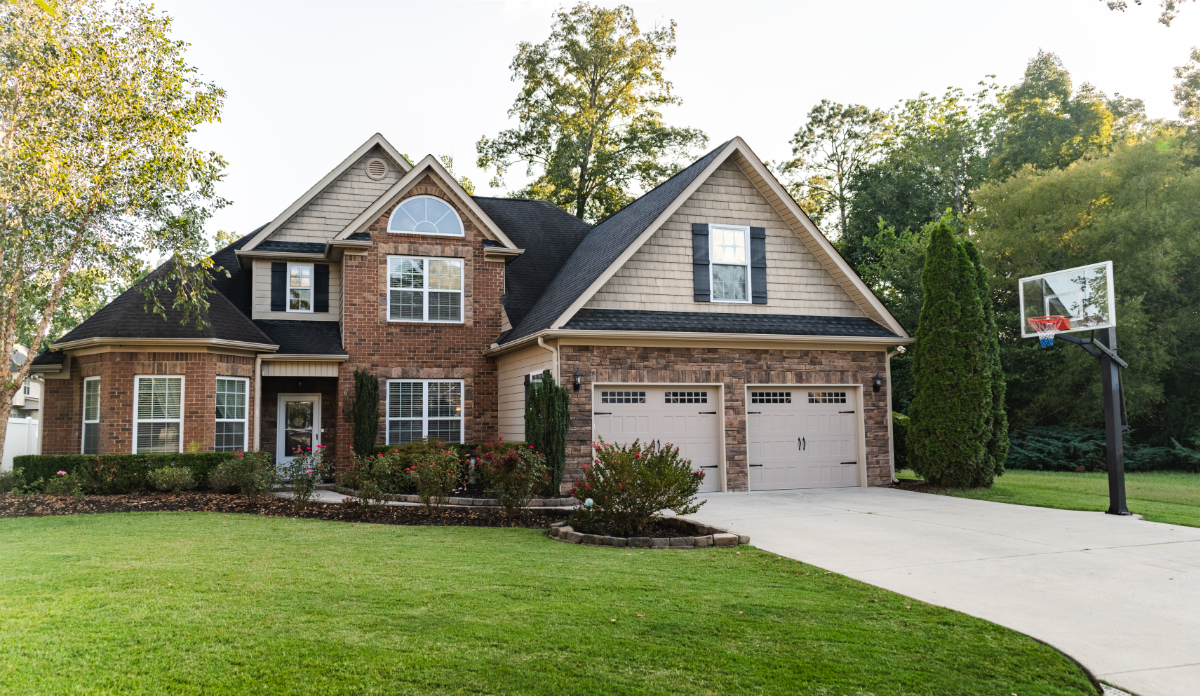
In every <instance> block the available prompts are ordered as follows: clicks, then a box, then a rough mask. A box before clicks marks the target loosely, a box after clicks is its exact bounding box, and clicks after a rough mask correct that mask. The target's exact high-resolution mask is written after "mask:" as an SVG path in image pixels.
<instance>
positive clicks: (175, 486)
mask: <svg viewBox="0 0 1200 696" xmlns="http://www.w3.org/2000/svg"><path fill="white" fill-rule="evenodd" d="M146 480H147V482H148V483H149V484H150V485H151V486H152V487H153V488H154V490H156V491H170V492H172V493H174V494H175V495H179V494H180V493H182V492H184V491H190V490H192V489H193V488H195V487H196V480H195V479H194V478H192V470H191V469H189V468H187V467H186V466H164V467H162V468H160V469H155V470H154V471H151V472H150V473H149V474H148V475H147V476H146Z"/></svg>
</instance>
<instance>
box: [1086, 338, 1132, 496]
mask: <svg viewBox="0 0 1200 696" xmlns="http://www.w3.org/2000/svg"><path fill="white" fill-rule="evenodd" d="M1096 334H1097V335H1096V337H1095V339H1094V340H1095V341H1096V342H1098V343H1101V344H1103V345H1104V346H1105V347H1106V348H1108V350H1106V351H1102V352H1101V353H1100V378H1101V380H1102V381H1103V383H1104V440H1105V444H1106V445H1107V450H1108V514H1110V515H1128V514H1130V513H1129V508H1128V507H1126V506H1125V451H1124V445H1123V442H1122V439H1123V438H1122V436H1123V435H1124V431H1125V423H1124V418H1123V417H1122V416H1123V415H1124V409H1122V408H1121V375H1120V373H1119V372H1118V370H1120V369H1121V368H1120V367H1118V366H1117V363H1115V362H1114V361H1113V354H1115V353H1116V352H1117V330H1116V329H1113V328H1110V329H1103V330H1101V331H1098V332H1096Z"/></svg>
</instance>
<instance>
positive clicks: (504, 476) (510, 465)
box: [476, 443, 550, 517]
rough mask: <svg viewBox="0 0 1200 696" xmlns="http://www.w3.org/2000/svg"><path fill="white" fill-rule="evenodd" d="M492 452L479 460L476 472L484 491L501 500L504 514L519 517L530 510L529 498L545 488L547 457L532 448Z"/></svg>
mask: <svg viewBox="0 0 1200 696" xmlns="http://www.w3.org/2000/svg"><path fill="white" fill-rule="evenodd" d="M489 444H491V443H489ZM491 449H492V451H489V452H485V453H484V454H482V455H481V456H480V457H479V464H478V465H477V469H476V470H477V472H478V473H479V474H481V477H482V479H483V481H482V482H483V484H484V487H485V488H486V489H487V491H488V492H489V493H490V494H492V495H493V496H495V497H496V499H497V500H499V501H500V506H501V507H503V508H504V513H505V514H506V515H507V516H509V517H517V516H520V515H521V514H522V513H523V512H524V511H525V509H526V508H527V507H529V499H530V498H532V497H533V496H534V494H535V493H537V491H540V490H542V489H544V488H545V487H546V480H547V479H548V478H549V474H550V472H549V471H548V468H547V466H546V457H545V455H543V454H541V453H540V452H538V451H536V450H535V449H534V448H533V445H525V446H523V447H507V448H503V447H495V446H493V447H492V448H491Z"/></svg>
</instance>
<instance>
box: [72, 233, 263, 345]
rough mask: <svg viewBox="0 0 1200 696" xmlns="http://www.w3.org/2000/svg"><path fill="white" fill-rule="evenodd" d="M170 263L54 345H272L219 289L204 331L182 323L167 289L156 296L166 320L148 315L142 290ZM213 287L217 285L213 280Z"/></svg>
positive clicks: (160, 276)
mask: <svg viewBox="0 0 1200 696" xmlns="http://www.w3.org/2000/svg"><path fill="white" fill-rule="evenodd" d="M244 241H245V238H242V239H240V240H238V242H235V244H237V243H240V242H244ZM231 246H232V245H231ZM228 248H229V247H226V249H223V250H222V251H227V250H228ZM173 263H174V261H168V262H166V263H164V264H163V265H161V266H159V267H158V268H157V269H155V270H154V271H153V272H152V273H150V275H148V276H146V277H145V278H143V279H142V280H140V281H138V282H137V283H136V284H135V285H134V286H133V287H131V288H129V289H128V290H126V291H125V292H123V293H121V294H120V295H119V296H118V297H117V298H116V299H115V300H113V301H112V302H110V303H108V304H107V305H105V306H104V307H102V308H100V311H98V312H96V313H95V314H93V315H92V316H91V317H89V318H88V319H87V320H86V321H84V322H83V323H82V324H80V325H79V326H76V327H75V328H74V329H72V330H71V331H70V332H69V333H68V334H67V335H66V336H63V337H62V338H60V339H58V340H57V341H55V343H56V344H57V343H71V342H74V341H81V340H84V339H88V338H163V339H189V338H190V339H219V340H225V341H238V342H242V343H259V344H263V345H271V344H272V341H271V339H270V338H268V337H267V335H266V334H264V333H263V332H262V331H260V330H259V328H258V327H257V326H255V325H254V323H253V322H252V321H250V319H249V318H248V317H247V316H246V315H245V314H243V313H242V312H241V311H240V310H239V309H238V308H237V307H236V306H235V305H234V304H233V302H232V301H230V300H229V299H228V298H227V297H226V296H225V294H224V293H223V292H220V291H219V288H218V292H214V293H212V294H210V295H208V298H207V299H208V302H209V306H208V312H207V313H206V319H207V320H208V326H205V327H204V328H203V329H197V328H196V327H195V325H194V324H192V323H191V322H189V323H187V324H184V323H183V312H182V311H180V310H178V309H175V308H174V307H172V304H173V298H172V293H171V291H170V290H169V289H168V290H160V291H158V293H157V296H158V300H159V302H160V303H162V305H163V309H164V310H165V313H166V318H164V317H162V316H160V315H157V314H153V313H151V312H147V311H146V308H145V304H146V301H145V295H144V294H143V289H144V288H145V286H146V284H147V283H150V282H152V281H155V280H158V279H159V278H162V277H163V276H165V275H166V274H167V273H169V272H170V270H171V266H172V264H173ZM235 268H236V265H235ZM233 272H234V271H233V269H230V274H231V275H232V274H233ZM220 275H224V274H220ZM223 280H226V281H228V280H232V279H223ZM213 284H214V286H216V282H215V281H214V283H213Z"/></svg>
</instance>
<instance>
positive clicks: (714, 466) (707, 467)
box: [700, 464, 762, 469]
mask: <svg viewBox="0 0 1200 696" xmlns="http://www.w3.org/2000/svg"><path fill="white" fill-rule="evenodd" d="M754 466H762V464H755V465H754ZM700 468H701V469H715V468H717V465H716V464H713V465H712V466H702V467H700Z"/></svg>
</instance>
